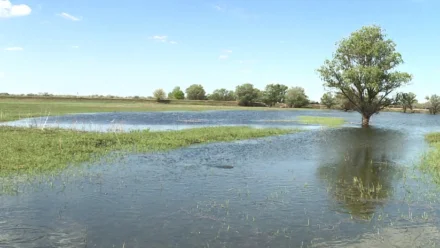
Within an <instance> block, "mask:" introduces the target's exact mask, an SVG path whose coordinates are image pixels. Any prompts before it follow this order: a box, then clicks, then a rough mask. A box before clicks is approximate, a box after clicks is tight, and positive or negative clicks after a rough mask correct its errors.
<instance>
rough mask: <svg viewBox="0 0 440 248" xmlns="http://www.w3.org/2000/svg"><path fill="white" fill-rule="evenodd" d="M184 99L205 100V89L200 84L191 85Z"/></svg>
mask: <svg viewBox="0 0 440 248" xmlns="http://www.w3.org/2000/svg"><path fill="white" fill-rule="evenodd" d="M186 98H188V99H189V100H205V99H206V92H205V89H203V86H202V85H200V84H193V85H191V86H189V87H188V88H187V89H186Z"/></svg>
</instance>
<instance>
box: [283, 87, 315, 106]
mask: <svg viewBox="0 0 440 248" xmlns="http://www.w3.org/2000/svg"><path fill="white" fill-rule="evenodd" d="M285 102H286V104H287V105H289V107H291V108H292V107H293V108H301V107H304V106H306V105H307V104H309V98H308V96H307V95H306V93H305V91H304V88H302V87H292V88H290V89H288V90H287V92H286V99H285Z"/></svg>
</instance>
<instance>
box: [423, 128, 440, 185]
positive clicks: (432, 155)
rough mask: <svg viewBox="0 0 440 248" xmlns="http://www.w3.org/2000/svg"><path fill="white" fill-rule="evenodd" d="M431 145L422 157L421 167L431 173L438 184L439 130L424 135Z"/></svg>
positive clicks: (439, 177) (439, 182)
mask: <svg viewBox="0 0 440 248" xmlns="http://www.w3.org/2000/svg"><path fill="white" fill-rule="evenodd" d="M425 139H426V141H428V142H429V144H430V145H431V149H430V150H429V152H427V153H426V154H424V156H423V157H422V163H421V166H420V167H421V169H422V170H423V171H424V172H428V173H429V174H431V175H432V178H433V179H434V181H435V182H436V183H438V184H440V132H439V133H430V134H428V135H426V136H425Z"/></svg>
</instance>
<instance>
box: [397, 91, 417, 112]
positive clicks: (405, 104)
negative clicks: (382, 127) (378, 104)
mask: <svg viewBox="0 0 440 248" xmlns="http://www.w3.org/2000/svg"><path fill="white" fill-rule="evenodd" d="M395 101H396V103H397V104H400V105H402V109H403V113H406V110H407V108H409V109H411V111H412V110H413V105H414V104H416V103H417V96H416V94H414V93H412V92H409V93H397V96H396V100H395Z"/></svg>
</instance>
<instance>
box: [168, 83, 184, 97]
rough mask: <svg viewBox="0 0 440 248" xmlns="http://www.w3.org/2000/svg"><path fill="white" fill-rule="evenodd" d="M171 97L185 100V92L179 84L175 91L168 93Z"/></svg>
mask: <svg viewBox="0 0 440 248" xmlns="http://www.w3.org/2000/svg"><path fill="white" fill-rule="evenodd" d="M168 98H169V99H176V100H183V99H185V93H183V91H182V90H181V89H180V87H179V86H177V87H174V89H173V91H171V92H170V93H169V94H168Z"/></svg>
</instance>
